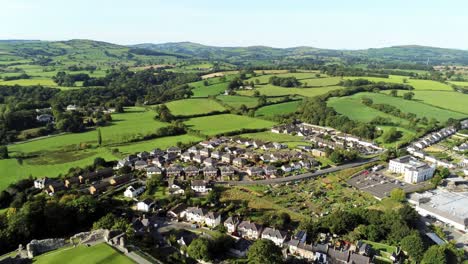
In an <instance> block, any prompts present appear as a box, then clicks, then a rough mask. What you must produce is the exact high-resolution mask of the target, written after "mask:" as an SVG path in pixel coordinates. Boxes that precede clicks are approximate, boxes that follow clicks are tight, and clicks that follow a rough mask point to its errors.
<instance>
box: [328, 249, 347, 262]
mask: <svg viewBox="0 0 468 264" xmlns="http://www.w3.org/2000/svg"><path fill="white" fill-rule="evenodd" d="M327 253H328V256H329V257H330V258H331V259H333V260H334V261H335V262H336V263H348V260H349V251H341V250H338V249H334V248H329V249H328V252H327Z"/></svg>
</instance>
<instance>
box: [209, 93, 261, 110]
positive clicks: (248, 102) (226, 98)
mask: <svg viewBox="0 0 468 264" xmlns="http://www.w3.org/2000/svg"><path fill="white" fill-rule="evenodd" d="M216 98H217V99H219V100H221V101H222V102H223V103H225V104H227V105H229V106H230V107H233V108H240V107H241V105H245V106H247V107H248V108H252V107H255V106H257V104H258V99H257V98H255V97H250V96H239V95H219V96H218V97H216Z"/></svg>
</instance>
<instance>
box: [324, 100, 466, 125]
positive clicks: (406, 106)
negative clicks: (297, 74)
mask: <svg viewBox="0 0 468 264" xmlns="http://www.w3.org/2000/svg"><path fill="white" fill-rule="evenodd" d="M362 97H367V98H370V99H372V101H373V102H374V103H375V104H389V105H392V106H395V107H397V108H399V109H400V110H401V111H402V112H405V113H414V114H416V115H417V116H418V117H427V118H435V119H436V120H438V121H440V122H445V121H447V119H449V118H456V119H458V118H464V117H466V115H465V114H461V113H458V112H453V111H449V110H444V109H440V108H437V107H435V106H431V105H428V104H424V103H420V102H417V101H414V100H404V99H402V98H401V97H392V96H389V95H386V94H384V93H358V94H354V95H352V96H349V97H346V98H344V99H343V98H339V99H336V100H355V101H356V102H358V103H359V104H361V103H360V101H361V98H362ZM331 102H333V101H331ZM334 104H335V105H336V104H337V103H336V102H335V103H334ZM361 105H362V104H361ZM356 106H358V105H357V104H355V103H354V104H353V107H356ZM362 107H365V106H364V105H362ZM338 108H340V107H338ZM340 110H341V111H342V113H343V114H347V113H346V112H347V111H351V108H348V107H341V109H340ZM352 111H353V112H354V111H356V110H355V109H352ZM369 117H370V115H369Z"/></svg>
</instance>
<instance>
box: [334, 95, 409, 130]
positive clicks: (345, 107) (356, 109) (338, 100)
mask: <svg viewBox="0 0 468 264" xmlns="http://www.w3.org/2000/svg"><path fill="white" fill-rule="evenodd" d="M327 105H328V106H330V107H333V108H334V109H335V111H337V112H338V113H340V114H342V115H346V116H347V117H349V118H350V119H353V120H356V121H361V122H366V123H368V122H370V121H372V119H374V118H375V117H377V116H381V117H385V118H390V119H391V120H392V121H393V122H395V123H399V124H408V123H409V121H407V120H405V119H402V118H399V117H396V116H392V115H389V114H386V113H383V112H380V111H379V110H377V109H374V108H371V107H368V106H366V105H364V104H362V103H361V100H360V97H359V98H353V97H332V98H330V99H329V100H328V102H327Z"/></svg>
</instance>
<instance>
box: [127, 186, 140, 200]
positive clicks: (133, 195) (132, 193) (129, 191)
mask: <svg viewBox="0 0 468 264" xmlns="http://www.w3.org/2000/svg"><path fill="white" fill-rule="evenodd" d="M144 191H145V187H144V186H141V187H139V188H137V189H135V188H134V187H133V186H128V187H127V189H126V190H125V192H124V196H125V197H128V198H132V199H133V198H136V197H138V195H140V194H142V193H143V192H144Z"/></svg>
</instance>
